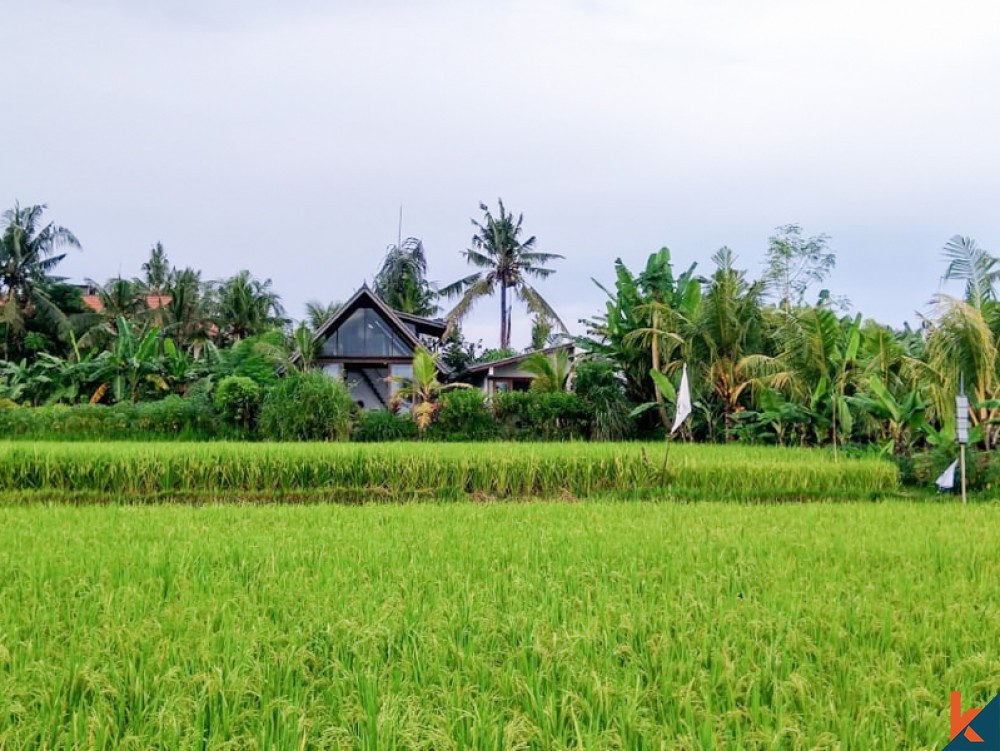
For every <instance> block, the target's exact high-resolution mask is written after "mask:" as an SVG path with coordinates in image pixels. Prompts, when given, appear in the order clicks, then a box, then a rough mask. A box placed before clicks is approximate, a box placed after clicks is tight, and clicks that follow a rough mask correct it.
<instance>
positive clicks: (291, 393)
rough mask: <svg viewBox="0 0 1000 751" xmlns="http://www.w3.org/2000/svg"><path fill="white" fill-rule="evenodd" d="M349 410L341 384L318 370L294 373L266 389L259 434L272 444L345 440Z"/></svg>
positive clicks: (349, 401)
mask: <svg viewBox="0 0 1000 751" xmlns="http://www.w3.org/2000/svg"><path fill="white" fill-rule="evenodd" d="M353 408H354V401H353V400H352V399H351V394H350V392H349V391H348V390H347V386H345V385H344V383H343V382H342V381H340V380H336V379H333V378H330V377H329V376H327V375H324V374H323V373H321V372H319V371H312V372H309V373H295V374H292V375H289V376H287V377H285V378H283V379H282V380H281V381H279V382H278V383H277V384H275V385H274V386H272V387H271V388H270V389H269V390H268V392H267V394H266V396H265V397H264V404H263V406H262V407H261V410H260V432H261V435H263V436H264V437H266V438H270V439H272V440H276V441H341V440H345V439H346V438H348V437H349V436H350V434H351V412H352V410H353Z"/></svg>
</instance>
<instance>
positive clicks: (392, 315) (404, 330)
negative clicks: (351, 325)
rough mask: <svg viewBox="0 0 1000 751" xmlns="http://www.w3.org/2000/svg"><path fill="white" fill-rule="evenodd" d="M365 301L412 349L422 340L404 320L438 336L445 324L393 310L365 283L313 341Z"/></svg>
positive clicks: (441, 366) (440, 365)
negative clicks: (436, 333)
mask: <svg viewBox="0 0 1000 751" xmlns="http://www.w3.org/2000/svg"><path fill="white" fill-rule="evenodd" d="M365 302H367V303H370V304H371V307H373V308H375V309H376V310H377V311H378V312H379V313H381V314H382V317H383V318H384V319H385V320H386V322H387V323H389V325H390V326H392V328H393V329H394V330H395V332H396V333H397V334H398V335H399V336H400V337H402V338H403V340H404V341H406V342H407V343H408V344H409V345H410V346H411V347H413V349H414V350H415V349H417V347H422V346H424V345H423V342H421V341H420V339H419V338H418V337H417V335H416V334H414V333H413V332H412V331H411V330H410V327H409V326H407V325H406V323H404V321H406V322H408V323H413V324H415V325H416V326H417V328H418V330H419V329H420V328H424V329H427V330H429V331H430V332H439V333H438V336H440V334H443V333H444V330H445V326H446V324H445V322H444V321H440V320H432V319H430V318H421V317H420V316H414V315H410V314H409V313H402V312H400V311H398V310H393V309H392V308H390V307H389V306H388V305H386V304H385V302H384V301H383V300H382V298H381V297H379V296H378V295H376V294H375V293H374V292H372V290H371V289H369V287H368V285H367V284H365V285H363V286H362V287H361V289H359V290H358V291H357V292H355V293H354V294H353V295H352V296H351V298H350V299H349V300H348V301H347V302H345V303H344V304H343V305H341V306H340V309H339V310H338V311H337V312H336V313H334V314H333V315H332V316H331V317H330V318H328V319H327V320H326V321H325V322H324V323H323V325H322V326H320V327H319V328H318V329H316V333H315V334H314V335H313V341H317V342H318V341H322V340H325V339H327V337H328V336H329V334H330V332H331V331H336V330H337V328H338V327H339V326H340V325H341V324H342V323H343V322H344V320H345V319H346V318H347V317H348V316H349V315H350V314H351V313H353V312H354V311H355V310H357V309H358V308H360V307H361V306H362V304H363V303H365ZM297 357H298V354H297V353H296V359H297ZM438 370H440V371H441V372H442V373H450V372H451V369H450V368H449V367H448V366H446V365H445V364H444V363H442V362H439V363H438Z"/></svg>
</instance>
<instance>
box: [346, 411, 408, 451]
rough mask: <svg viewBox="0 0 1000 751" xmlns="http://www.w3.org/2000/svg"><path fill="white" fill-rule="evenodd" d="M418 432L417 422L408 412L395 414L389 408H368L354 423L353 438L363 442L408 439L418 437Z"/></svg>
mask: <svg viewBox="0 0 1000 751" xmlns="http://www.w3.org/2000/svg"><path fill="white" fill-rule="evenodd" d="M417 433H418V431H417V424H416V423H415V422H413V418H411V417H410V415H409V414H408V413H403V414H400V415H395V414H393V413H392V412H390V411H389V410H387V409H366V410H363V411H362V412H361V415H360V416H359V417H358V421H357V422H356V423H355V424H354V432H353V433H352V434H351V440H354V441H359V442H362V443H373V442H376V441H408V440H412V439H414V438H416V437H417Z"/></svg>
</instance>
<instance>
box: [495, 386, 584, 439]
mask: <svg viewBox="0 0 1000 751" xmlns="http://www.w3.org/2000/svg"><path fill="white" fill-rule="evenodd" d="M493 411H494V414H495V415H496V419H497V421H498V422H499V423H500V429H501V431H502V434H503V436H504V437H505V438H514V439H522V440H564V439H579V438H586V437H587V435H588V433H589V430H590V422H591V418H592V415H593V412H592V410H591V408H590V406H589V405H588V404H587V403H586V402H585V401H584V400H583V399H581V398H580V397H579V396H578V395H577V394H574V393H572V392H569V391H556V392H549V393H546V392H539V391H512V392H509V393H505V394H497V395H496V396H494V397H493Z"/></svg>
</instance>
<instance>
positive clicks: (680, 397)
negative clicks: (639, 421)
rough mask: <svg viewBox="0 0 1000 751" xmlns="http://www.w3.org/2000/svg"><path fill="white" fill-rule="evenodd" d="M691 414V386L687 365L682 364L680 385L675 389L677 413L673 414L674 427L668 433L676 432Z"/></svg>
mask: <svg viewBox="0 0 1000 751" xmlns="http://www.w3.org/2000/svg"><path fill="white" fill-rule="evenodd" d="M690 414H691V388H690V387H689V386H688V366H687V363H685V364H684V372H683V373H681V387H680V388H679V389H677V414H676V415H675V416H674V427H672V428H671V429H670V435H673V434H674V433H676V432H677V428H679V427H680V426H681V423H683V422H684V421H685V420H686V419H687V417H688V415H690Z"/></svg>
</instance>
